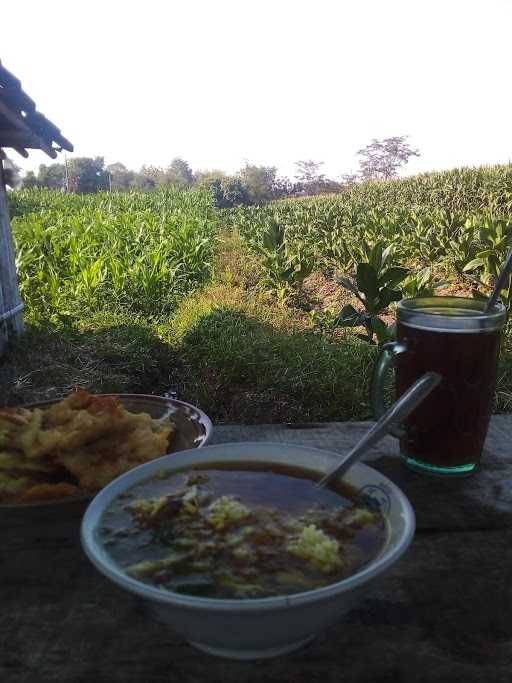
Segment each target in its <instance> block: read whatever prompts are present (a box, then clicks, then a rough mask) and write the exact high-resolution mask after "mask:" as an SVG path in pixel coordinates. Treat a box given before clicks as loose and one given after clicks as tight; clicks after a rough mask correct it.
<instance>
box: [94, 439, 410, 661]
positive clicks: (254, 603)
mask: <svg viewBox="0 0 512 683" xmlns="http://www.w3.org/2000/svg"><path fill="white" fill-rule="evenodd" d="M336 462H339V455H338V454H336V453H331V452H329V451H324V450H319V449H316V448H310V447H305V446H297V445H292V444H282V443H233V444H221V445H214V446H206V447H204V448H202V449H200V450H194V451H190V450H189V451H183V452H181V453H174V454H172V455H170V456H165V457H163V458H160V459H159V460H158V461H152V462H149V463H147V464H144V465H141V466H140V467H137V468H135V469H133V470H131V471H130V472H127V473H126V474H124V475H122V476H121V477H119V478H117V479H116V480H114V481H113V482H112V483H111V484H109V485H108V486H107V487H106V488H104V489H103V490H102V491H100V493H99V494H98V495H97V496H96V497H95V498H94V500H93V501H92V502H91V504H90V505H89V507H88V509H87V511H86V513H85V516H84V518H83V522H82V534H81V537H82V545H83V548H84V550H85V553H86V555H87V556H88V558H89V559H90V560H91V562H92V563H93V564H94V565H95V567H96V568H97V569H98V570H99V571H100V572H101V573H102V574H104V576H106V577H107V578H108V579H110V580H111V581H113V582H114V583H115V584H117V585H118V586H120V587H121V588H124V589H125V590H127V591H129V592H130V593H132V594H134V595H135V596H138V597H139V598H141V599H142V600H143V601H144V603H145V606H146V607H147V610H148V613H149V614H150V615H151V616H152V617H153V618H156V619H158V620H159V621H161V622H164V623H166V624H169V625H170V626H171V627H172V628H173V629H174V630H175V631H176V632H177V633H179V634H180V635H181V636H183V637H184V638H185V639H187V640H188V641H189V642H190V643H191V644H192V645H194V646H195V647H197V648H199V649H201V650H203V651H206V652H208V653H210V654H214V655H219V656H224V657H229V658H234V659H257V658H261V657H271V656H276V655H280V654H284V653H286V652H290V651H292V650H294V649H296V648H299V647H301V646H302V645H304V644H305V643H307V642H308V641H309V640H311V639H312V638H314V637H315V636H316V635H317V634H318V633H319V632H320V631H321V630H322V629H323V628H325V627H326V626H328V625H330V624H332V623H334V622H336V621H337V620H338V619H340V618H341V617H342V616H343V614H345V613H346V612H347V611H348V610H350V609H351V608H352V607H353V606H354V605H355V604H357V602H358V601H360V600H361V598H362V596H363V595H364V593H365V591H367V590H368V588H369V587H370V586H371V585H372V584H373V583H374V581H376V580H377V579H379V578H381V577H382V575H383V574H384V573H385V572H386V571H388V570H389V569H390V568H391V567H392V566H393V565H394V564H395V563H396V562H397V561H398V559H399V558H400V556H401V555H402V554H403V553H404V552H405V550H406V549H407V547H408V546H409V544H410V542H411V540H412V537H413V535H414V529H415V518H414V513H413V510H412V508H411V505H410V503H409V502H408V500H407V498H406V497H405V495H404V494H403V493H402V492H401V491H400V489H399V488H398V487H397V486H396V485H395V484H393V482H391V481H390V480H389V479H387V478H386V477H385V476H384V475H382V474H380V473H379V472H377V471H376V470H374V469H372V468H370V467H368V466H366V465H364V464H356V465H353V467H352V468H351V469H350V470H349V472H348V473H347V474H346V475H345V477H344V479H343V481H342V482H337V483H335V484H333V485H332V486H331V487H330V488H326V489H318V488H316V487H315V483H316V482H317V481H318V480H319V479H320V478H321V477H322V475H323V474H325V473H326V472H327V471H328V470H330V469H331V468H332V467H333V465H334V464H335V463H336Z"/></svg>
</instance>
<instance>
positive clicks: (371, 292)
mask: <svg viewBox="0 0 512 683" xmlns="http://www.w3.org/2000/svg"><path fill="white" fill-rule="evenodd" d="M356 281H357V286H358V288H359V290H360V291H361V292H363V293H364V295H365V296H366V298H367V299H373V298H374V297H376V296H377V294H378V292H379V285H378V281H377V273H376V272H375V269H374V268H372V266H371V265H370V264H369V263H358V264H357V276H356Z"/></svg>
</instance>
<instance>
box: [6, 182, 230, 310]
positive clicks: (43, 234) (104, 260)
mask: <svg viewBox="0 0 512 683" xmlns="http://www.w3.org/2000/svg"><path fill="white" fill-rule="evenodd" d="M10 209H11V215H12V227H13V234H14V239H15V243H16V253H17V269H18V274H19V279H20V289H21V295H22V297H23V300H24V301H25V303H26V305H27V309H28V310H29V311H31V312H33V313H36V314H37V315H39V316H41V317H43V318H45V319H48V320H53V321H55V320H56V319H57V320H63V319H64V320H65V319H66V318H68V317H74V316H75V315H77V314H80V315H81V314H83V313H84V312H94V311H97V310H111V311H114V310H117V309H124V310H128V311H132V312H134V313H142V314H145V315H150V316H161V315H166V314H169V313H170V312H172V310H173V308H174V307H175V305H176V302H177V301H178V299H179V298H180V297H182V296H183V295H184V294H186V293H187V292H189V291H190V290H191V289H193V288H195V287H196V286H198V285H199V284H200V283H202V282H203V281H205V280H206V279H207V278H208V277H209V274H210V270H211V266H212V261H213V256H214V251H215V245H216V241H217V216H216V214H215V210H214V208H213V203H212V200H211V197H210V195H209V194H208V193H202V192H179V191H173V190H165V191H161V192H154V193H151V194H144V193H128V194H107V193H102V194H97V195H64V194H59V193H56V192H50V191H41V190H30V191H23V192H17V193H11V195H10Z"/></svg>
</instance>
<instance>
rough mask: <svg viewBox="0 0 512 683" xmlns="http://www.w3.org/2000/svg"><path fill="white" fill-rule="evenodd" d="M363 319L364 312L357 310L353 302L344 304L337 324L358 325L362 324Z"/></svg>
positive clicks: (343, 325)
mask: <svg viewBox="0 0 512 683" xmlns="http://www.w3.org/2000/svg"><path fill="white" fill-rule="evenodd" d="M363 321H364V316H363V314H361V313H360V312H359V311H358V310H356V309H355V308H354V307H353V306H352V305H351V304H347V305H346V306H343V308H342V309H341V311H340V312H339V314H338V316H337V317H336V324H337V325H339V326H340V327H355V326H357V325H362V323H363Z"/></svg>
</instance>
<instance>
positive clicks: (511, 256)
mask: <svg viewBox="0 0 512 683" xmlns="http://www.w3.org/2000/svg"><path fill="white" fill-rule="evenodd" d="M511 270H512V249H511V250H510V251H509V252H508V256H507V260H506V261H505V263H504V265H503V268H502V269H501V273H500V274H499V277H498V279H497V280H496V284H495V285H494V289H493V290H492V294H491V296H490V298H489V301H488V302H487V304H486V306H485V310H484V313H490V311H491V309H492V307H493V306H494V304H495V303H496V301H497V300H498V297H499V295H500V292H501V290H502V289H503V287H504V286H505V283H506V281H507V280H508V276H509V275H510V271H511Z"/></svg>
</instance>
